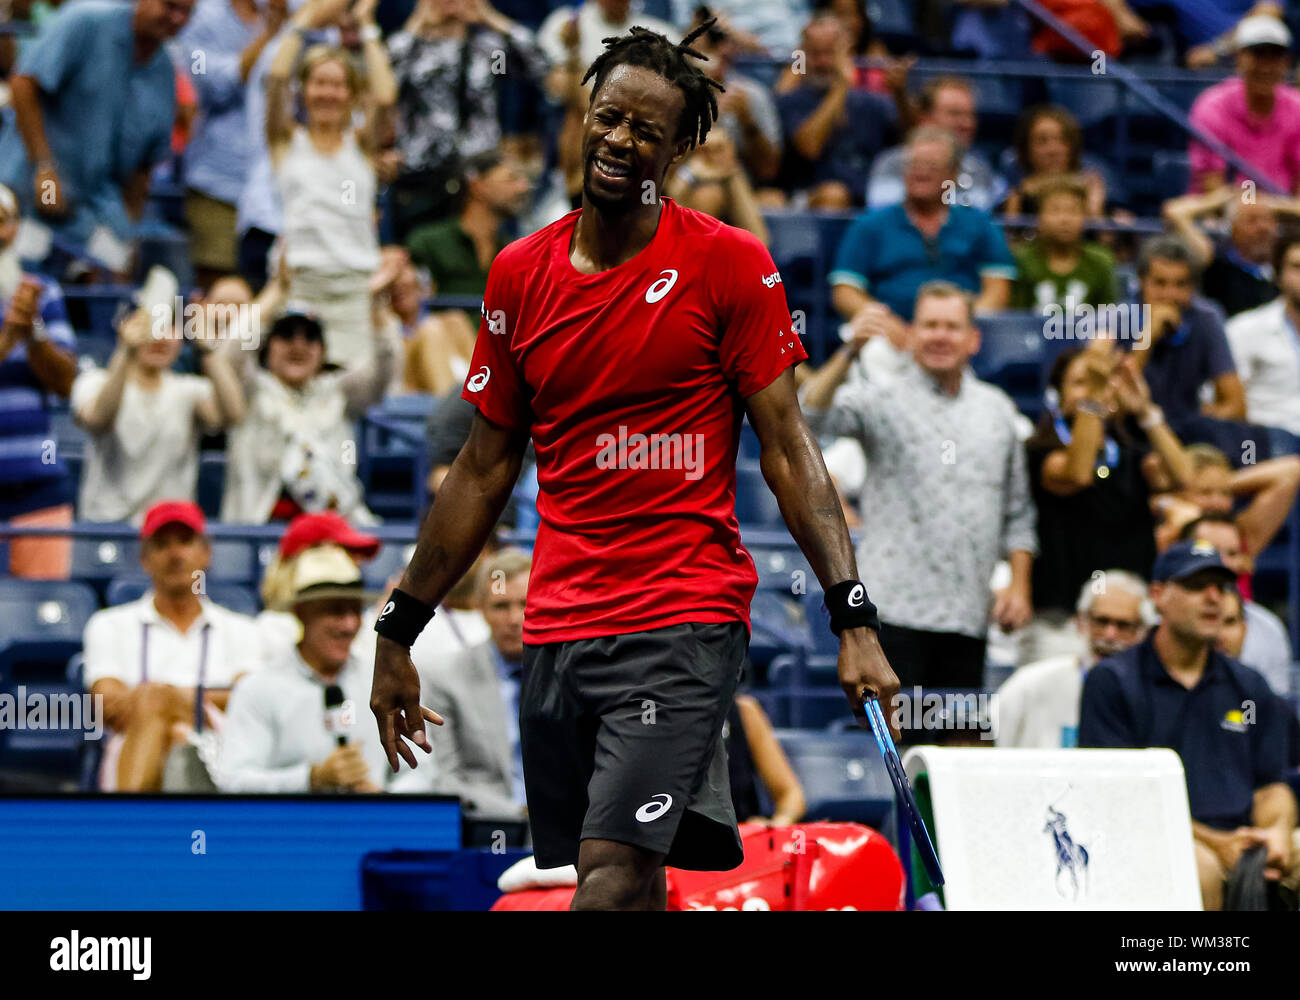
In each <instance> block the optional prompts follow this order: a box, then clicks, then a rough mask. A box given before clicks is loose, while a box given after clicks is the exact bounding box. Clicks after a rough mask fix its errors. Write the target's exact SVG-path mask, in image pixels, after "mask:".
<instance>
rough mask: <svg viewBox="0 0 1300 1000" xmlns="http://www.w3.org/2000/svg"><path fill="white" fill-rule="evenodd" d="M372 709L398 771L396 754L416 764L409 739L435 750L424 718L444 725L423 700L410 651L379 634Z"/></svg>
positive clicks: (392, 763)
mask: <svg viewBox="0 0 1300 1000" xmlns="http://www.w3.org/2000/svg"><path fill="white" fill-rule="evenodd" d="M370 711H372V712H374V713H375V721H376V722H378V723H379V740H380V742H381V743H383V745H384V753H385V754H387V755H388V766H389V767H391V768H392V769H393V773H394V774H396V773H397V770H398V768H399V767H401V765H400V764H398V762H397V755H398V754H401V755H402V759H403V760H404V761H406V763H408V764H410V765H411V767H415V766H416V761H415V754H414V753H413V752H412V751H411V748H410V747H408V746H407V745H406V740H410V741H411V742H412V743H414V744H416V745H417V746H418V747H420V749H422V750H423V751H424V752H425V753H432V752H433V747H431V746H430V745H429V738H428V737H427V736H426V735H425V734H424V723H425V720H428V721H429V722H432V723H433V724H434V725H435V726H441V725H442V716H441V715H439V714H438V713H437V712H435V711H433V710H432V709H428V708H425V707H424V706H422V705H421V704H420V675H419V674H418V673H417V672H416V670H415V664H413V663H412V662H411V651H410V650H409V649H407V648H406V647H405V646H399V645H398V644H397V643H395V642H393V640H392V639H389V638H386V637H385V636H382V635H381V636H379V637H378V639H377V641H376V643H375V676H374V681H373V683H372V684H371V687H370Z"/></svg>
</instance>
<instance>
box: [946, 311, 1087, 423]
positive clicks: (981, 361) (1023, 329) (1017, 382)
mask: <svg viewBox="0 0 1300 1000" xmlns="http://www.w3.org/2000/svg"><path fill="white" fill-rule="evenodd" d="M976 322H977V324H978V326H979V328H980V349H979V353H978V354H976V355H975V357H974V358H972V359H971V367H972V368H973V369H974V370H975V374H976V375H978V376H979V377H980V378H982V379H985V380H986V381H989V382H992V383H994V384H995V385H997V386H999V387H1001V388H1002V389H1003V390H1004V391H1005V392H1006V393H1007V394H1008V395H1009V396H1011V398H1012V399H1013V400H1015V402H1016V405H1017V406H1018V407H1020V409H1021V410H1023V411H1025V412H1028V413H1034V412H1037V410H1038V409H1040V408H1041V406H1042V393H1043V388H1044V385H1045V378H1044V376H1045V368H1046V366H1047V363H1048V359H1049V356H1051V355H1052V354H1054V351H1053V347H1055V348H1057V349H1059V348H1060V347H1063V346H1068V345H1069V344H1070V343H1073V342H1072V341H1065V340H1060V341H1055V342H1053V344H1052V346H1049V344H1048V341H1047V339H1046V332H1045V327H1044V323H1045V320H1044V317H1042V316H1040V315H1038V314H1037V313H1031V312H1004V313H996V314H993V315H989V316H981V317H979V318H978V320H977V321H976Z"/></svg>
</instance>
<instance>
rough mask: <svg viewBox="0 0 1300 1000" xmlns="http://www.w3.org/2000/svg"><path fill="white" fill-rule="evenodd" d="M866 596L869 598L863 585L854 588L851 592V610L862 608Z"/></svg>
mask: <svg viewBox="0 0 1300 1000" xmlns="http://www.w3.org/2000/svg"><path fill="white" fill-rule="evenodd" d="M866 596H867V592H866V591H865V590H864V589H863V588H862V584H858V585H857V586H856V587H854V588H853V589H852V590H850V591H849V607H851V608H860V607H862V598H864V597H866Z"/></svg>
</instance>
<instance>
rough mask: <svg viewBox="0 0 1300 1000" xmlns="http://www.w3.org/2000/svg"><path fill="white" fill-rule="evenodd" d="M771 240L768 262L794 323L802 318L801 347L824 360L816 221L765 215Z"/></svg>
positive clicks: (822, 269)
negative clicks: (782, 288) (777, 275)
mask: <svg viewBox="0 0 1300 1000" xmlns="http://www.w3.org/2000/svg"><path fill="white" fill-rule="evenodd" d="M763 220H764V222H766V223H767V229H768V234H769V236H770V240H771V247H770V249H771V252H772V261H773V263H775V264H776V269H777V270H778V271H779V272H780V273H781V281H782V282H783V284H784V285H785V296H786V303H787V305H789V307H790V314H791V316H792V317H794V319H795V320H796V323H795V326H796V329H797V327H798V324H797V320H798V318H799V314H801V313H802V317H803V330H802V334H803V344H804V349H805V350H807V351H808V354H809V356H810V357H811V358H812V359H813V360H814V361H819V360H820V359H821V358H822V357H823V356H824V348H823V346H822V345H823V339H824V337H825V328H826V317H827V312H828V309H829V305H830V303H829V291H828V289H827V286H826V274H827V269H828V264H827V261H828V260H829V258H828V257H827V255H826V252H825V248H824V244H823V242H822V236H821V232H820V230H819V228H818V223H817V220H816V218H815V217H814V216H813V215H811V214H810V213H807V212H769V213H767V214H765V215H764V216H763Z"/></svg>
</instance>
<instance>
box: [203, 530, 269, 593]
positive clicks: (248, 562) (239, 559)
mask: <svg viewBox="0 0 1300 1000" xmlns="http://www.w3.org/2000/svg"><path fill="white" fill-rule="evenodd" d="M259 577H260V573H259V567H258V564H257V554H256V552H255V550H254V546H253V545H252V544H250V543H249V542H243V541H237V540H235V539H217V540H214V541H213V542H212V560H211V562H209V563H208V578H209V579H212V580H222V581H226V582H234V583H248V584H256V583H257V582H258V579H259Z"/></svg>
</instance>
